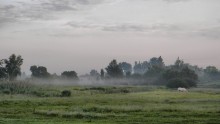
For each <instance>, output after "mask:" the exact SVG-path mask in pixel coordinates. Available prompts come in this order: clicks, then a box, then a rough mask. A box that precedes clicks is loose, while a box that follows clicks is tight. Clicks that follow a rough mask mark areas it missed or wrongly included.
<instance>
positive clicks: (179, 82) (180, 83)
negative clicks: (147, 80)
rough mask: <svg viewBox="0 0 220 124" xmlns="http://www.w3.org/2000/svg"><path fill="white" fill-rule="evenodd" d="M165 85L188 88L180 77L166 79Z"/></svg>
mask: <svg viewBox="0 0 220 124" xmlns="http://www.w3.org/2000/svg"><path fill="white" fill-rule="evenodd" d="M167 87H169V88H178V87H185V88H188V87H189V85H188V84H187V82H186V81H185V80H183V79H180V78H175V79H171V80H169V81H168V83H167Z"/></svg>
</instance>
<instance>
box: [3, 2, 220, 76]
mask: <svg viewBox="0 0 220 124" xmlns="http://www.w3.org/2000/svg"><path fill="white" fill-rule="evenodd" d="M219 12H220V1H219V0H0V59H3V58H8V57H9V56H10V55H11V54H13V53H15V54H16V55H21V56H22V58H23V59H24V64H23V65H22V71H24V72H26V73H28V74H29V73H30V71H29V68H30V66H32V65H38V66H45V67H47V69H48V72H50V73H52V74H53V73H57V74H60V73H61V72H63V71H71V70H75V71H76V72H77V73H78V74H85V73H89V72H90V70H91V69H97V70H100V69H101V68H105V67H106V66H107V65H108V64H109V62H110V61H111V60H113V59H117V61H118V62H122V61H126V62H129V63H131V64H134V61H146V60H147V61H148V60H149V59H150V58H152V57H159V56H162V57H163V59H164V62H165V64H166V65H170V64H173V63H174V61H175V60H176V59H177V58H178V57H180V58H181V59H183V60H184V61H185V62H186V63H191V64H192V65H199V66H201V67H206V66H208V65H214V66H216V67H218V68H220V13H219Z"/></svg>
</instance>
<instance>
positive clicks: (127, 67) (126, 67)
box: [118, 62, 132, 74]
mask: <svg viewBox="0 0 220 124" xmlns="http://www.w3.org/2000/svg"><path fill="white" fill-rule="evenodd" d="M118 65H119V67H120V68H121V69H122V70H123V72H124V74H126V73H128V72H130V73H131V72H132V65H131V64H130V63H127V62H121V63H119V64H118Z"/></svg>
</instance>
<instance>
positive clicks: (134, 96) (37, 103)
mask: <svg viewBox="0 0 220 124" xmlns="http://www.w3.org/2000/svg"><path fill="white" fill-rule="evenodd" d="M4 86H5V84H1V85H0V89H1V88H2V89H1V93H0V124H24V123H25V124H73V123H75V124H87V123H92V124H144V123H147V124H219V123H220V89H218V88H213V87H211V88H204V87H199V88H192V89H189V92H187V93H184V92H177V91H176V89H167V88H165V87H156V86H54V85H47V86H39V85H33V84H28V85H27V84H26V83H21V84H17V86H16V87H18V88H17V89H16V88H13V87H10V86H12V85H10V86H8V85H7V86H6V87H9V91H7V90H5V89H4V90H3V87H4ZM64 90H67V91H71V96H70V97H63V96H61V95H60V94H61V93H62V91H64Z"/></svg>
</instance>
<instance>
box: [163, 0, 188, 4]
mask: <svg viewBox="0 0 220 124" xmlns="http://www.w3.org/2000/svg"><path fill="white" fill-rule="evenodd" d="M163 1H165V2H167V3H177V2H189V1H191V0H163Z"/></svg>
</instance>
